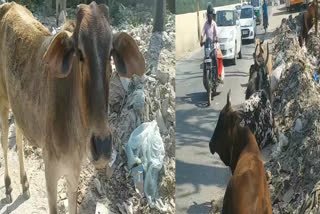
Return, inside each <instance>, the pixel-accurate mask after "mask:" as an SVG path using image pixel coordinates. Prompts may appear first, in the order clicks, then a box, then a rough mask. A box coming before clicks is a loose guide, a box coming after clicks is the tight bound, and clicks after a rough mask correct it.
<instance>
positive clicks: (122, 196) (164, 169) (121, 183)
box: [107, 4, 175, 213]
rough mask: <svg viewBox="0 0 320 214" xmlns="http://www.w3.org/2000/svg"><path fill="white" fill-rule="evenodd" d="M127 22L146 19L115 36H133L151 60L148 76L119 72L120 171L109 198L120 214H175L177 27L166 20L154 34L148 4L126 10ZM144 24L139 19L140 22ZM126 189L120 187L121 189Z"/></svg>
mask: <svg viewBox="0 0 320 214" xmlns="http://www.w3.org/2000/svg"><path fill="white" fill-rule="evenodd" d="M119 11H120V12H121V13H123V14H119V16H120V17H121V15H123V17H125V16H126V14H128V13H129V12H128V11H130V13H136V14H135V15H136V17H139V16H141V15H143V16H144V18H143V19H142V20H145V21H144V22H143V23H140V24H139V25H137V24H136V23H135V24H133V23H132V22H130V21H128V20H127V21H125V22H123V23H121V24H119V25H117V26H113V30H114V32H119V31H121V32H126V33H128V34H129V35H131V36H132V37H133V38H134V39H135V41H136V43H137V45H138V47H139V50H140V51H141V53H142V54H143V56H144V58H145V60H146V74H147V75H144V76H142V77H138V76H134V77H133V78H132V79H131V80H129V81H128V80H126V79H123V78H120V77H119V75H118V73H117V72H115V68H114V67H113V71H114V72H113V74H112V77H111V86H110V101H109V106H110V108H109V111H110V112H109V122H110V125H111V129H112V133H113V138H114V147H115V149H116V150H117V152H118V158H117V161H116V162H115V165H116V168H115V171H114V173H113V177H111V179H110V181H109V182H108V184H107V192H108V193H107V197H108V199H109V200H110V201H112V204H113V205H116V207H114V210H119V211H120V213H174V211H175V198H174V195H175V158H174V157H175V72H174V71H175V46H174V44H175V42H174V41H175V26H174V16H173V15H172V14H168V15H167V17H166V20H167V22H166V31H165V32H155V33H152V28H153V27H152V24H153V18H152V17H153V16H152V14H151V13H149V14H148V13H145V12H143V13H142V12H141V11H146V10H145V9H143V5H139V4H138V5H137V8H135V9H134V10H133V9H130V8H126V7H124V6H123V5H122V6H121V9H120V10H119ZM137 19H139V18H137ZM119 187H120V188H119Z"/></svg>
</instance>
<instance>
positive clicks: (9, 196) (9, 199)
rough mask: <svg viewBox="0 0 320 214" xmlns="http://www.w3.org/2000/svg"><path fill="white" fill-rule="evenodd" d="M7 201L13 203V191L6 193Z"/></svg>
mask: <svg viewBox="0 0 320 214" xmlns="http://www.w3.org/2000/svg"><path fill="white" fill-rule="evenodd" d="M6 202H7V204H11V203H12V196H11V193H10V194H6Z"/></svg>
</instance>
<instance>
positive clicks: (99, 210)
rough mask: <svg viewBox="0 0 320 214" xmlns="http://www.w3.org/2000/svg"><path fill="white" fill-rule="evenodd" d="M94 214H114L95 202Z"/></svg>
mask: <svg viewBox="0 0 320 214" xmlns="http://www.w3.org/2000/svg"><path fill="white" fill-rule="evenodd" d="M95 214H114V212H111V211H110V210H109V209H108V207H107V206H105V205H103V204H102V203H100V202H97V205H96V211H95Z"/></svg>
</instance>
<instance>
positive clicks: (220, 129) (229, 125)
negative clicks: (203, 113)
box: [209, 91, 240, 166]
mask: <svg viewBox="0 0 320 214" xmlns="http://www.w3.org/2000/svg"><path fill="white" fill-rule="evenodd" d="M230 93H231V91H229V92H228V95H227V104H226V105H225V106H224V108H223V109H222V110H221V112H220V115H219V119H218V122H217V125H216V128H215V130H214V133H213V135H212V137H211V140H210V143H209V148H210V152H211V153H212V154H214V153H215V152H216V153H218V155H219V156H220V159H221V160H222V161H223V163H224V164H225V165H226V166H231V162H232V161H233V160H232V156H233V155H232V154H233V148H234V144H235V143H236V138H237V128H238V127H239V126H238V124H239V122H240V115H239V114H238V112H236V111H233V110H232V108H231V102H230Z"/></svg>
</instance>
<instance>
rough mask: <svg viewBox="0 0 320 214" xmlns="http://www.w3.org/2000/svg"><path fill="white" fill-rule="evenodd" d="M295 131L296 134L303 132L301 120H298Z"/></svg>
mask: <svg viewBox="0 0 320 214" xmlns="http://www.w3.org/2000/svg"><path fill="white" fill-rule="evenodd" d="M294 130H295V131H296V132H301V130H302V122H301V120H300V119H299V118H298V119H297V120H296V124H295V126H294Z"/></svg>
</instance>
